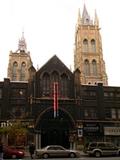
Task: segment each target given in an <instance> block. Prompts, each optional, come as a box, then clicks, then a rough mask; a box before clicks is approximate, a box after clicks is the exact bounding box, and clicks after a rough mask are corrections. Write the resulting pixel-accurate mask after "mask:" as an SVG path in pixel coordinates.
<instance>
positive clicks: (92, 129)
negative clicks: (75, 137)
mask: <svg viewBox="0 0 120 160" xmlns="http://www.w3.org/2000/svg"><path fill="white" fill-rule="evenodd" d="M83 133H84V135H96V134H100V133H101V131H100V126H99V124H97V123H86V124H84V126H83Z"/></svg>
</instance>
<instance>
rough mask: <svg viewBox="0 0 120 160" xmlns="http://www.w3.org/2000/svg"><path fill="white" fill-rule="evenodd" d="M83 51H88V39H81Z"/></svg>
mask: <svg viewBox="0 0 120 160" xmlns="http://www.w3.org/2000/svg"><path fill="white" fill-rule="evenodd" d="M83 52H88V40H87V39H84V40H83Z"/></svg>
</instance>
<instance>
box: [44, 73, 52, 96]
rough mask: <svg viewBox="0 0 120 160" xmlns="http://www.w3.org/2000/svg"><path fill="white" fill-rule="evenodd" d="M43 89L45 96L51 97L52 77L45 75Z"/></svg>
mask: <svg viewBox="0 0 120 160" xmlns="http://www.w3.org/2000/svg"><path fill="white" fill-rule="evenodd" d="M42 85H43V86H42V88H43V93H42V94H43V95H44V96H49V95H50V76H49V74H48V73H44V74H43V77H42Z"/></svg>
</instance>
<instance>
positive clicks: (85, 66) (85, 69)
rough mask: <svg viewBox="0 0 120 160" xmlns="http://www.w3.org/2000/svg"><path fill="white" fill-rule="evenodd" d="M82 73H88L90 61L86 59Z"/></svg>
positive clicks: (87, 74)
mask: <svg viewBox="0 0 120 160" xmlns="http://www.w3.org/2000/svg"><path fill="white" fill-rule="evenodd" d="M84 73H85V76H89V75H90V63H89V61H88V60H87V59H86V60H85V61H84Z"/></svg>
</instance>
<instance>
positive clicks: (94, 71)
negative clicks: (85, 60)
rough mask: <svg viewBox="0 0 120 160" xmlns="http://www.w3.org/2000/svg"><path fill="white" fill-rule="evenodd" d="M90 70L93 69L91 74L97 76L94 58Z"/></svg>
mask: <svg viewBox="0 0 120 160" xmlns="http://www.w3.org/2000/svg"><path fill="white" fill-rule="evenodd" d="M92 71H93V75H94V76H97V63H96V60H93V61H92Z"/></svg>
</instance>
